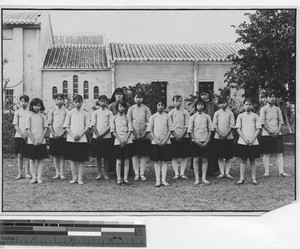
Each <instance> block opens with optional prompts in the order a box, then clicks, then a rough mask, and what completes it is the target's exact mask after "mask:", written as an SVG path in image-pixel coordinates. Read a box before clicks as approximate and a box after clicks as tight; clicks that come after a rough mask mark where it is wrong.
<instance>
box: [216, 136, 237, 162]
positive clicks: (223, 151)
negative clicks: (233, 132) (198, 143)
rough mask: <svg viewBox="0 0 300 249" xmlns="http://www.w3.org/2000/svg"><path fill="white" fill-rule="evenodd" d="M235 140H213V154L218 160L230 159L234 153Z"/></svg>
mask: <svg viewBox="0 0 300 249" xmlns="http://www.w3.org/2000/svg"><path fill="white" fill-rule="evenodd" d="M233 141H234V140H233V139H225V140H220V139H213V140H212V141H211V153H212V156H214V157H216V158H226V159H230V158H232V157H233V153H234V149H235V146H234V142H233Z"/></svg>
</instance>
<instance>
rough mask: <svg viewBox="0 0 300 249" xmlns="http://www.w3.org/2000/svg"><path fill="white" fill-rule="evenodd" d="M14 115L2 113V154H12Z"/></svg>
mask: <svg viewBox="0 0 300 249" xmlns="http://www.w3.org/2000/svg"><path fill="white" fill-rule="evenodd" d="M13 119H14V114H13V112H3V113H2V131H3V132H2V153H3V154H7V153H8V154H13V153H14V143H13V141H14V135H15V127H14V126H13V124H12V123H13Z"/></svg>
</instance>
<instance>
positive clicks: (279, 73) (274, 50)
mask: <svg viewBox="0 0 300 249" xmlns="http://www.w3.org/2000/svg"><path fill="white" fill-rule="evenodd" d="M245 15H246V16H248V17H249V20H250V22H249V23H247V22H243V23H242V24H240V25H239V26H238V27H237V28H236V27H235V26H233V27H234V28H236V33H237V34H238V35H239V36H240V37H239V38H238V39H237V40H236V42H242V43H244V44H245V45H246V46H247V47H246V48H245V49H241V50H240V51H239V52H238V54H237V55H230V56H229V59H231V60H232V62H233V67H232V68H231V69H230V70H229V71H228V72H227V73H226V74H225V77H226V80H225V82H227V87H228V88H230V87H232V86H234V87H237V88H238V89H239V88H243V89H245V95H246V96H247V97H252V98H254V99H256V100H258V93H259V92H260V91H261V90H266V91H268V90H273V91H275V93H277V94H278V96H281V97H282V99H283V100H286V99H289V100H290V101H291V102H295V99H296V96H295V93H296V10H295V9H284V10H283V9H281V10H279V9H277V10H274V9H266V10H257V11H256V12H255V13H254V14H252V13H246V14H245Z"/></svg>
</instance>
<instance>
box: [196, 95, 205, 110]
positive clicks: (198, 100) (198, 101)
mask: <svg viewBox="0 0 300 249" xmlns="http://www.w3.org/2000/svg"><path fill="white" fill-rule="evenodd" d="M198 104H202V105H203V106H204V110H205V109H206V103H205V101H204V100H203V99H201V98H198V99H197V101H196V102H195V105H194V107H195V109H196V110H197V105H198Z"/></svg>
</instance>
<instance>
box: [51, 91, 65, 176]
mask: <svg viewBox="0 0 300 249" xmlns="http://www.w3.org/2000/svg"><path fill="white" fill-rule="evenodd" d="M55 105H56V106H55V107H53V108H52V109H50V111H49V113H48V125H49V130H50V139H49V154H50V155H52V156H53V160H54V167H55V172H56V174H55V176H54V177H53V179H61V180H64V179H66V178H65V177H64V167H65V159H64V152H65V146H66V139H67V133H66V130H65V129H64V128H63V125H64V122H65V119H66V116H67V113H68V109H67V108H65V107H64V95H63V94H62V93H59V94H57V95H56V96H55Z"/></svg>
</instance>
